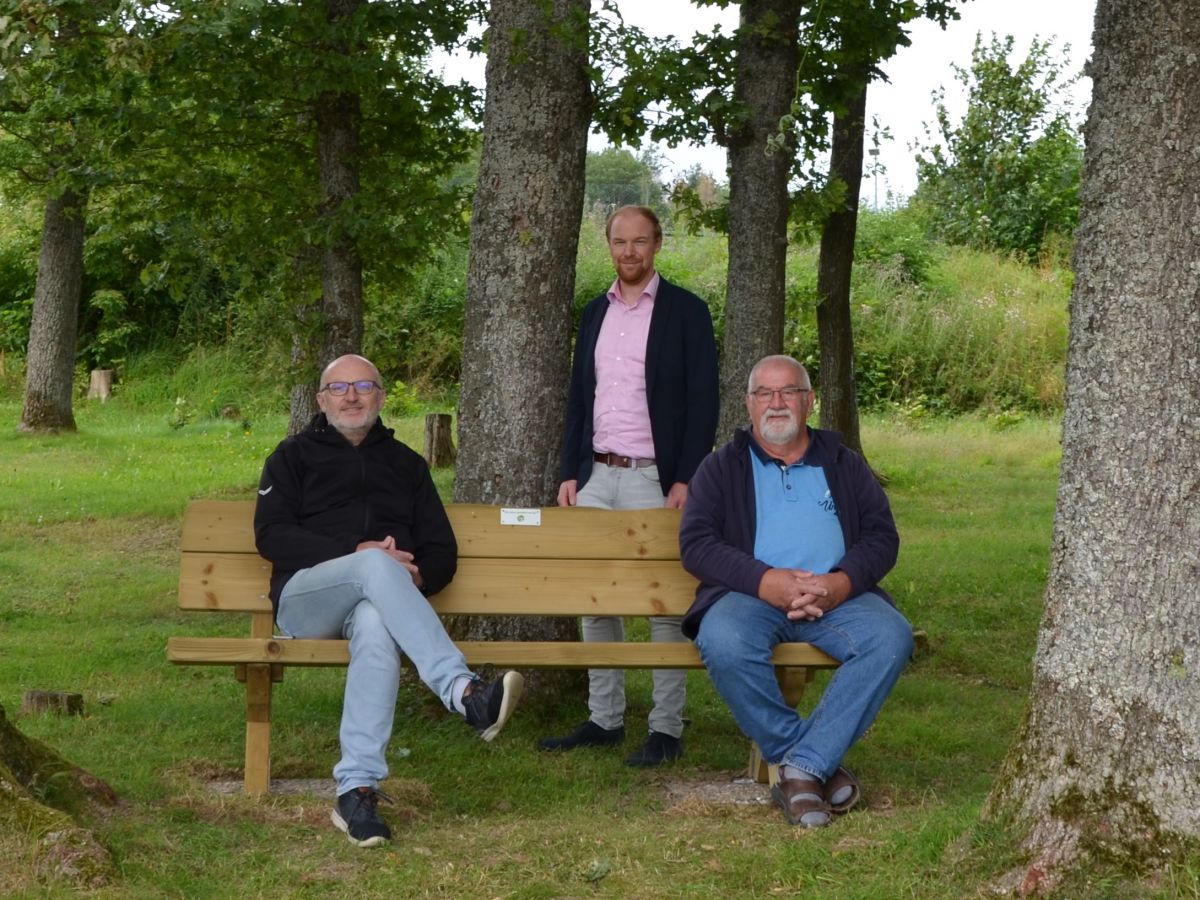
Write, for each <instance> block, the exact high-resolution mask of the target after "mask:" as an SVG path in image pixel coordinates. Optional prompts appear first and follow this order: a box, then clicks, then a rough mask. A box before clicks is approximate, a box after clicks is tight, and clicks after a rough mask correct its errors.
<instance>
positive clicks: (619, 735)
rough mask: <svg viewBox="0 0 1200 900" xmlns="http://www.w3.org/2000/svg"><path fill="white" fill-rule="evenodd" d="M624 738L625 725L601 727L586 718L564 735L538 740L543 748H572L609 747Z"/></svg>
mask: <svg viewBox="0 0 1200 900" xmlns="http://www.w3.org/2000/svg"><path fill="white" fill-rule="evenodd" d="M623 740H625V726H624V725H621V726H619V727H617V728H601V727H600V726H599V725H597V724H596V723H595V722H593V721H592V720H591V719H588V720H587V721H586V722H584V723H583V724H582V725H580V726H579V727H578V728H576V729H575V730H574V731H572V732H571V733H570V734H568V735H566V736H565V737H548V738H542V739H541V740H540V741H538V746H539V747H540V748H542V749H543V750H574V749H575V748H576V747H609V746H612V745H613V744H619V743H621V741H623Z"/></svg>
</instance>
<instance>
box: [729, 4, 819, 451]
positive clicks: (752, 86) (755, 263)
mask: <svg viewBox="0 0 1200 900" xmlns="http://www.w3.org/2000/svg"><path fill="white" fill-rule="evenodd" d="M802 7H803V4H801V3H800V2H798V0H744V2H743V3H742V9H741V21H740V24H739V27H738V56H737V68H736V72H735V76H734V78H735V81H734V99H735V100H736V101H737V103H738V104H740V105H742V106H743V107H744V110H745V112H744V113H743V114H742V118H741V120H740V122H739V124H738V126H737V127H735V128H734V129H733V130H732V133H731V134H730V137H729V268H728V274H727V279H726V289H725V329H724V338H723V342H722V352H721V416H720V420H719V424H718V426H717V444H718V445H720V444H723V443H725V441H727V440H728V439H729V438H730V437H731V436H732V434H733V432H734V429H736V428H737V427H738V426H740V425H743V424H745V418H746V417H745V396H746V379H747V378H748V377H749V375H750V368H751V366H753V365H754V363H756V362H758V360H759V359H761V358H762V357H764V356H766V355H768V354H770V353H779V352H780V351H781V350H782V349H783V305H784V272H785V268H786V264H787V246H788V230H787V223H788V187H787V183H788V173H789V171H790V169H791V164H792V154H791V152H782V151H779V150H776V151H775V152H773V153H771V154H770V155H768V154H767V139H768V138H770V137H771V136H772V135H774V134H776V133H777V132H778V130H779V120H780V118H782V117H783V116H785V115H787V114H788V112H789V111H790V110H791V103H792V97H793V95H794V93H795V89H796V67H797V65H798V52H799V51H798V49H797V48H798V43H797V34H798V29H799V24H798V23H799V18H800V11H801V9H802ZM789 146H790V145H789Z"/></svg>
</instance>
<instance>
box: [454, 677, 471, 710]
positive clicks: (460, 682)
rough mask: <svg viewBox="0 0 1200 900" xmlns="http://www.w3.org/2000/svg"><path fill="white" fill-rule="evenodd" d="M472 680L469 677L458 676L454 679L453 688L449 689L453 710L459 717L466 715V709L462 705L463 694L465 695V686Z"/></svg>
mask: <svg viewBox="0 0 1200 900" xmlns="http://www.w3.org/2000/svg"><path fill="white" fill-rule="evenodd" d="M473 680H474V679H472V678H471V676H470V675H459V676H458V677H457V678H455V679H454V686H453V687H452V688H450V697H451V700H452V702H453V703H454V709H455V711H456V712H457V713H458V714H459V715H460V716H465V715H466V714H467V708H466V707H465V706H464V705H463V701H462V698H463V694H464V693H466V690H467V685H468V684H470V683H471V682H472V681H473Z"/></svg>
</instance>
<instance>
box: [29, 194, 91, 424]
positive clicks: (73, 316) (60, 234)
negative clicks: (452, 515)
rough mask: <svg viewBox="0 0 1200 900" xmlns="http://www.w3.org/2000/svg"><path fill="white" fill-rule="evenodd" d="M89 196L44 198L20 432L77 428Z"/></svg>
mask: <svg viewBox="0 0 1200 900" xmlns="http://www.w3.org/2000/svg"><path fill="white" fill-rule="evenodd" d="M86 207H87V198H86V197H85V196H84V195H83V194H81V193H79V192H77V191H74V190H67V191H64V192H63V193H62V194H61V195H59V196H57V197H52V198H50V199H49V200H48V201H47V202H46V213H45V217H44V219H43V223H42V246H41V250H40V251H39V252H38V273H37V284H36V286H35V288H34V295H33V318H32V320H31V321H30V324H29V349H28V352H27V354H26V358H25V363H26V372H25V406H24V408H23V409H22V411H21V430H22V431H74V430H75V416H74V414H73V413H72V410H71V394H72V391H73V388H74V382H75V340H76V336H77V334H78V330H79V299H80V295H81V293H82V291H83V230H84V213H85V210H86Z"/></svg>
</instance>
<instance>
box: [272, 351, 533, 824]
mask: <svg viewBox="0 0 1200 900" xmlns="http://www.w3.org/2000/svg"><path fill="white" fill-rule="evenodd" d="M383 402H384V390H383V386H382V380H381V378H380V375H379V370H378V369H376V368H375V366H374V365H372V364H371V363H370V362H369V361H368V360H366V359H364V358H363V357H361V356H342V357H340V358H338V359H335V360H334V361H333V362H331V363H330V364H329V365H328V366H327V367H326V369H325V371H324V372H322V373H321V388H320V391H319V392H318V393H317V405H318V406H319V407H320V408H321V413H320V414H318V415H317V416H316V417H315V418H314V419H313V420H312V422H311V423H309V425H308V427H307V428H305V429H304V430H303V431H302V432H300V433H299V434H297V435H294V436H292V437H289V438H287V439H286V440H284V441H283V442H282V443H281V444H280V445H279V446H278V447H277V448H276V449H275V451H274V452H273V453H272V454H271V455H270V457H268V458H267V462H266V465H265V466H264V467H263V473H262V479H261V481H260V483H259V490H258V506H257V508H256V510H255V513H254V533H255V538H256V543H257V545H258V550H259V552H260V553H261V554H262V555H263V557H264V558H266V559H268V560H270V562H271V563H272V573H271V600H272V602H273V603H274V604H275V619H276V622H277V623H278V625H279V628H280V629H281V630H282V631H283V632H284V633H285V634H288V635H291V636H292V637H297V638H337V637H345V638H348V639H349V641H350V667H349V670H348V672H347V674H346V690H345V696H344V699H343V703H342V724H341V731H340V735H339V737H340V741H341V748H342V758H341V760H340V761H339V762H338V763H337V765H336V766H335V767H334V770H333V774H334V778H336V779H337V803H336V804H335V806H334V810H333V815H332V818H333V824H334V825H336V826H337V827H338V828H340V829H341V830H342V831H344V832H345V833H346V835H347V837H348V838H349V839H350V842H351V843H354V844H357V845H359V846H360V847H372V846H375V845H377V844H382V843H383V842H384V841H386V840H387V839H388V838H390V837H391V830H390V829H389V828H388V826H387V825H386V824H385V823H384V822H382V821H381V820H380V819H379V816H378V813H377V811H376V807H377V806H378V803H379V797H380V796H381V794H380V792H379V790H378V785H379V782H380V780H382V779H383V778H384V777H385V776H386V775H387V762H386V760H385V758H384V751H385V750H386V748H387V743H388V740H389V738H390V737H391V733H392V719H393V716H394V714H395V709H396V694H397V690H398V688H399V683H400V655H401V654H402V653H403V654H404V656H406V657H408V659H410V660H411V661H412V663H413V665H414V666H415V668H416V670H417V674H418V675H419V676H420V677H421V680H422V681H424V682H425V684H427V685H428V686H429V687H430V689H431V690H432V691H433V692H434V693H435V694H437V695H438V697H439V698H440V699H441V701H442V703H444V704H445V705H446V708H447V709H453V710H455V711H457V712H458V713H459V714H460V715H462V716H463V717H464V718H465V719H466V721H467V723H468V724H469V725H471V726H472V727H474V728H475V729H476V730H477V731H479V732H480V734H481V736H482V737H483V739H484V740H485V741H490V740H491V739H492V738H494V737H495V736H496V735H497V734H498V733H499V731H500V729H501V728H503V727H504V724H505V722H507V721H508V718H509V716H510V715H511V714H512V711H513V707H514V706H515V705H516V703H517V700H518V698H519V697H520V696H521V689H522V687H523V681H522V678H521V675H520V673H518V672H507V673H506V674H505V675H504V676H503V677H502V678H500V679H498V680H497V681H495V682H493V683H492V684H489V685H485V684H484V683H483V682H482V681H480V680H479V679H478V678H477V677H476V676H475V675H474V674H472V673H471V671H470V670H469V669H468V668H467V665H466V661H465V660H464V659H463V655H462V653H461V652H460V651H459V649H458V648H457V647H456V646H455V645H454V642H453V641H451V640H450V638H449V636H447V634H446V631H445V629H444V628H443V627H442V623H441V620H440V619H439V618H438V617H437V614H436V613H435V612H434V611H433V609H432V608H431V607H430V605H429V602H428V601H427V600H426V599H425V597H426V596H427V595H432V594H436V593H437V592H438V591H440V590H441V589H442V588H443V587H445V586H446V585H447V584H449V583H450V579H451V578H453V577H454V571H455V569H456V568H457V565H458V562H457V555H458V545H457V543H456V542H455V540H454V532H453V531H452V530H451V527H450V521H449V519H447V517H446V510H445V509H444V508H443V506H442V502H441V500H440V499H439V498H438V495H437V491H436V489H435V488H434V485H433V479H432V478H431V477H430V475H429V468H428V466H426V464H425V460H424V459H423V458H422V457H421V456H420V455H419V454H418V453H416V452H414V451H413V450H412V449H410V448H409V447H407V446H405V445H404V444H402V443H400V442H399V441H398V440H396V439H395V437H393V436H392V431H391V429H388V428H385V427H384V426H383V423H382V422H380V420H379V410H380V409H381V408H382V407H383ZM384 799H386V798H384Z"/></svg>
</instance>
